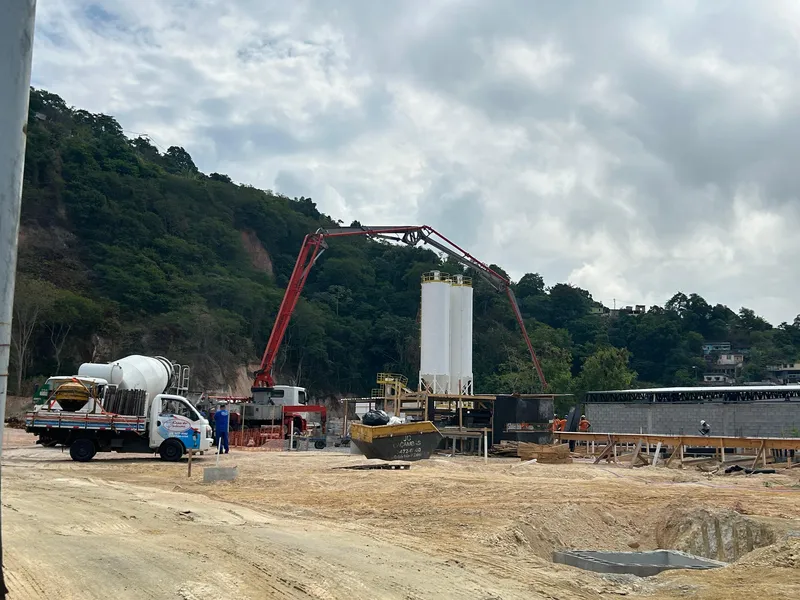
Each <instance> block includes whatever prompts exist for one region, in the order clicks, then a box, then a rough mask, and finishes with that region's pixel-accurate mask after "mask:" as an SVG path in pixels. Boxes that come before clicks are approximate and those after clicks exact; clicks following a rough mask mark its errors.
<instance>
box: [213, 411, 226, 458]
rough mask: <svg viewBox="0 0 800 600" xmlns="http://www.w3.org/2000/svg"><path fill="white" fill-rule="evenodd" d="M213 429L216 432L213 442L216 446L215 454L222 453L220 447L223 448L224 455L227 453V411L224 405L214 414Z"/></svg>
mask: <svg viewBox="0 0 800 600" xmlns="http://www.w3.org/2000/svg"><path fill="white" fill-rule="evenodd" d="M214 429H215V430H216V436H215V437H216V439H215V441H214V443H215V445H216V446H217V452H222V446H220V444H224V446H225V454H227V453H228V409H227V408H226V405H225V404H221V405H220V407H219V410H217V412H215V413H214Z"/></svg>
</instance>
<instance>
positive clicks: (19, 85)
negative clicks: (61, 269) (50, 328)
mask: <svg viewBox="0 0 800 600" xmlns="http://www.w3.org/2000/svg"><path fill="white" fill-rule="evenodd" d="M35 14H36V0H11V1H6V2H2V3H1V4H0V441H1V440H2V438H3V435H2V434H3V423H4V422H5V418H6V393H7V390H8V359H9V354H10V351H11V315H12V307H13V302H14V282H15V279H16V270H17V238H18V236H19V211H20V204H21V202H22V168H23V165H24V164H25V133H26V131H25V126H26V124H27V122H28V98H29V96H30V84H31V59H32V56H33V22H34V15H35ZM0 454H2V444H0Z"/></svg>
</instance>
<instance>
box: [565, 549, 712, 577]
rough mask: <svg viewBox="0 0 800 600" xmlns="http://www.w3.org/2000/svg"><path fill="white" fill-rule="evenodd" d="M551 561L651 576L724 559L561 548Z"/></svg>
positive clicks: (667, 552)
mask: <svg viewBox="0 0 800 600" xmlns="http://www.w3.org/2000/svg"><path fill="white" fill-rule="evenodd" d="M553 562H556V563H560V564H564V565H570V566H572V567H578V568H579V569H584V570H587V571H595V572H598V573H614V574H617V575H622V574H630V575H636V576H637V577H652V576H653V575H658V574H659V573H661V572H662V571H667V570H670V569H718V568H719V567H724V566H726V564H727V563H724V562H721V561H716V560H709V559H707V558H700V557H699V556H694V555H692V554H687V553H685V552H678V551H677V550H653V551H649V552H604V551H594V550H563V551H560V552H553Z"/></svg>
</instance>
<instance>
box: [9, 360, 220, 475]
mask: <svg viewBox="0 0 800 600" xmlns="http://www.w3.org/2000/svg"><path fill="white" fill-rule="evenodd" d="M176 367H177V368H176ZM183 374H184V371H182V370H181V368H180V367H179V366H177V365H173V363H172V362H170V361H169V360H168V359H166V358H164V357H162V356H156V357H150V356H139V355H133V356H126V357H125V358H122V359H120V360H117V361H115V362H111V363H107V364H101V363H84V364H82V365H81V366H80V368H79V369H78V374H77V375H68V376H55V377H50V378H49V379H48V380H47V381H46V382H45V384H44V385H43V386H42V387H41V388H39V390H37V393H36V396H35V398H34V402H35V406H34V409H33V411H31V412H29V413H27V414H26V415H25V429H26V430H27V431H28V432H29V433H35V434H37V435H38V436H39V439H38V441H37V443H38V444H42V445H45V446H57V445H61V446H66V447H69V453H70V456H71V457H72V460H75V461H78V462H86V461H89V460H91V459H92V458H94V456H95V454H96V453H97V452H112V451H113V452H141V453H153V452H158V453H159V455H160V456H161V459H162V460H166V461H177V460H180V459H181V458H182V457H183V455H184V454H185V453H186V452H187V451H189V450H196V451H200V452H204V451H206V450H208V449H209V448H210V447H211V445H212V442H213V440H212V439H211V427H210V426H209V423H208V420H207V419H205V418H203V417H202V416H201V415H200V413H198V412H197V409H195V407H194V406H192V405H191V404H190V403H189V402H188V401H187V400H186V398H184V397H183V396H181V395H178V394H177V393H170V392H176V391H178V388H179V387H181V386H180V384H181V379H182V375H183ZM185 374H186V376H187V378H188V373H185Z"/></svg>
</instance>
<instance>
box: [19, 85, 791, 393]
mask: <svg viewBox="0 0 800 600" xmlns="http://www.w3.org/2000/svg"><path fill="white" fill-rule="evenodd" d="M334 219H335V215H334V216H332V217H329V216H327V215H323V214H321V213H320V212H319V211H318V210H317V208H316V206H315V204H314V202H313V201H312V200H311V199H308V198H295V199H290V198H287V197H284V196H281V195H280V194H275V193H273V192H271V191H269V190H267V191H262V190H258V189H255V188H253V187H250V186H248V185H236V184H234V183H232V182H231V180H230V179H229V178H228V177H227V176H226V175H224V174H219V173H211V174H210V175H205V174H203V173H201V172H199V171H198V169H197V167H196V166H195V164H194V162H193V161H192V158H191V156H189V154H188V153H187V152H186V151H185V150H183V149H182V148H179V147H171V148H168V149H166V150H165V151H163V152H162V151H160V150H159V149H158V148H156V147H155V146H154V145H153V144H152V143H151V142H149V141H148V140H147V139H145V138H141V137H139V138H136V139H129V138H128V137H126V136H125V135H124V133H123V131H122V129H121V127H120V125H119V124H118V123H117V122H116V121H115V120H114V119H113V118H112V117H110V116H106V115H102V114H90V113H88V112H86V111H83V110H79V109H73V108H70V107H68V106H67V105H66V104H65V103H64V101H63V100H62V99H61V98H59V97H58V96H55V95H53V94H49V93H47V92H45V91H42V90H34V91H32V95H31V102H30V118H29V123H28V145H27V157H26V163H25V181H24V192H23V214H22V230H21V237H20V257H19V269H18V271H19V277H18V282H17V295H16V302H15V311H14V318H15V321H14V336H13V337H14V343H13V347H12V351H13V352H12V361H13V363H12V367H13V374H14V375H15V377H16V378H15V379H14V381H15V382H16V384H17V387H19V386H22V387H23V388H24V387H25V386H26V385H30V384H31V383H32V381H33V380H35V379H37V378H41V376H45V375H48V374H52V373H56V372H61V373H71V372H74V371H75V369H76V368H77V366H78V365H79V364H80V363H81V362H83V361H88V360H109V359H112V358H116V357H120V356H123V355H125V354H127V353H158V354H163V355H165V356H169V357H170V358H172V359H174V360H178V361H180V362H183V363H187V364H191V365H192V367H193V376H194V384H195V387H212V388H213V387H216V386H220V385H223V384H225V383H226V382H230V381H231V380H232V379H233V378H234V376H235V374H236V372H237V371H238V370H241V368H242V367H243V366H245V365H247V364H248V363H252V362H253V361H254V360H255V361H257V360H258V358H259V357H260V354H261V352H262V351H263V348H264V345H265V343H266V340H267V337H268V335H269V331H270V328H271V326H272V321H273V319H274V316H275V313H276V310H277V307H278V305H279V303H280V300H281V297H282V294H283V287H284V286H285V284H286V282H287V279H288V277H289V274H290V273H291V270H292V267H293V265H294V261H295V258H296V255H297V252H298V250H299V248H300V244H301V242H302V239H303V236H304V235H305V234H306V233H308V232H311V231H314V230H316V229H317V228H319V227H335V226H337V222H336V221H335V220H334ZM444 233H446V232H444ZM433 268H444V269H445V270H447V271H449V272H455V271H456V270H457V267H456V266H454V265H452V264H444V265H443V264H441V262H440V258H439V257H438V256H437V255H436V254H434V253H433V252H431V251H428V250H424V249H419V248H407V247H397V246H393V245H389V244H386V243H379V242H374V241H369V240H366V239H350V240H335V241H333V242H331V247H330V250H328V251H327V252H326V253H325V255H324V256H323V257H322V258H321V259H320V260H319V261H318V263H317V265H316V266H315V268H314V270H313V272H312V274H311V276H310V278H309V281H308V285H307V287H306V290H305V292H304V297H303V299H302V300H301V302H300V304H299V306H298V309H297V312H296V314H295V317H294V319H293V320H292V323H291V325H290V327H289V331H288V333H287V336H286V341H285V344H284V347H283V353H282V356H281V357H280V360H279V363H278V379H279V380H280V381H282V382H286V383H298V384H300V385H305V386H307V387H309V388H310V389H311V391H312V394H316V395H317V396H323V395H327V394H349V393H357V394H362V393H366V392H368V391H369V389H370V388H372V387H374V377H375V374H376V373H377V372H378V371H387V370H388V371H393V372H402V373H404V374H406V375H408V376H409V379H411V380H412V381H413V380H415V378H416V377H417V365H418V360H419V333H418V323H417V316H418V308H419V297H420V276H421V275H422V273H424V272H425V271H429V270H431V269H433ZM530 268H531V270H532V271H533V270H535V269H536V265H535V263H532V264H531V265H530ZM515 286H516V293H517V297H518V299H519V301H520V305H521V308H522V311H523V314H524V316H525V318H526V320H527V323H528V326H529V331H530V332H531V335H532V338H533V342H534V346H535V348H536V349H537V352H538V353H539V355H540V357H541V358H542V363H543V367H544V370H545V373H546V375H547V377H548V379H549V381H550V383H551V389H553V390H555V391H562V392H566V391H575V392H581V391H582V390H586V389H601V388H615V387H623V386H627V385H630V384H631V383H633V382H634V381H638V382H639V383H640V384H664V385H669V384H692V383H695V382H697V381H698V378H701V377H702V372H703V370H704V369H705V368H706V363H705V361H704V359H703V354H702V349H701V346H702V343H703V341H704V340H715V341H716V340H728V341H730V342H731V343H733V344H734V345H739V346H741V347H747V348H748V349H749V360H748V363H747V365H746V366H745V368H744V369H743V371H742V373H741V377H742V378H743V379H749V380H757V379H761V378H762V377H764V376H765V373H764V368H765V367H766V365H767V364H770V363H772V362H780V361H782V360H785V359H794V358H795V357H797V354H798V349H800V321H797V320H796V321H795V322H794V323H793V324H791V325H788V324H785V323H784V324H781V325H780V326H779V327H777V328H773V327H771V326H770V324H768V323H767V322H765V321H764V320H763V319H761V318H759V317H757V316H756V315H755V314H753V312H752V311H749V310H747V309H741V310H740V311H738V312H734V311H732V310H730V309H728V308H727V307H725V306H723V305H721V304H717V305H713V306H712V305H710V304H708V303H707V302H706V301H705V300H703V299H702V298H700V297H698V296H696V295H690V296H688V297H687V296H685V295H683V294H676V295H675V296H674V297H673V298H672V299H670V300H669V301H668V302H667V303H666V304H665V306H664V307H663V308H662V307H652V308H651V309H650V310H649V311H648V312H647V313H646V314H641V315H626V314H620V315H619V316H616V317H609V316H607V315H606V316H603V315H598V314H590V312H591V310H592V308H593V307H596V303H595V302H594V301H593V300H592V297H591V295H590V294H589V293H588V292H587V291H585V290H582V289H579V288H576V287H573V286H570V285H567V284H555V285H553V286H551V287H548V286H546V285H545V282H544V281H542V279H541V277H539V276H538V275H536V274H529V275H525V276H524V277H523V278H522V279H521V280H520V281H519V282H517V283H516V284H515ZM475 319H476V322H475V345H474V353H475V359H474V365H475V377H476V390H477V391H512V390H516V391H532V390H535V389H537V386H538V383H537V380H536V377H535V372H534V371H533V369H532V367H531V365H530V364H529V361H528V360H527V359H526V349H525V346H524V344H523V342H522V338H521V337H520V335H519V332H518V330H517V327H516V323H515V321H514V319H513V315H512V313H511V311H510V309H509V307H508V305H507V300H506V299H505V297H504V296H502V295H498V294H496V293H495V292H494V291H493V290H492V289H491V288H489V287H488V286H486V285H483V284H482V283H481V282H480V281H478V282H477V284H476V291H475ZM26 382H27V383H26ZM22 391H23V392H27V390H24V389H23V390H22Z"/></svg>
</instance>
